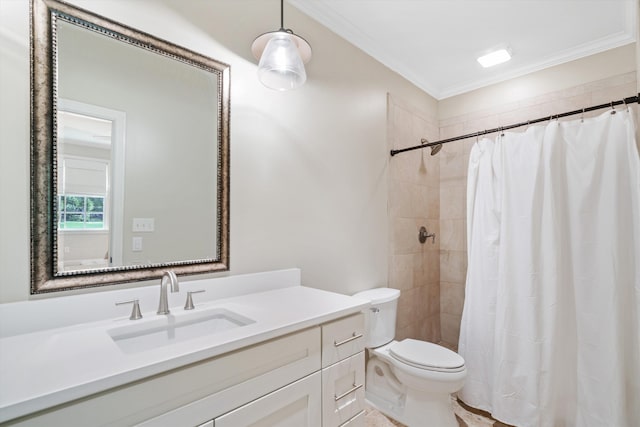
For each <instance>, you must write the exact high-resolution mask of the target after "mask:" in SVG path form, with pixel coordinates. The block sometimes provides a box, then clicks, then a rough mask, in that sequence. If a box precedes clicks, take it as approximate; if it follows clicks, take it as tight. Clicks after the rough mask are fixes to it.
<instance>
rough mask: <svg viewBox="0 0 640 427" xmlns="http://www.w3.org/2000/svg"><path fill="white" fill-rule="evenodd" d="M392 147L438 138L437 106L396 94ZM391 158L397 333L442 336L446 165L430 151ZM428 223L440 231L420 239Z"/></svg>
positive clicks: (391, 108) (391, 101) (391, 110)
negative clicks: (425, 107) (424, 107)
mask: <svg viewBox="0 0 640 427" xmlns="http://www.w3.org/2000/svg"><path fill="white" fill-rule="evenodd" d="M387 103H388V109H387V111H388V113H387V114H388V116H387V132H388V138H387V139H388V141H389V149H392V148H396V149H397V148H402V147H408V146H412V145H417V144H419V143H420V139H421V138H427V139H428V140H431V141H434V140H436V139H437V138H438V135H439V130H438V122H437V118H436V111H437V110H436V105H435V102H434V105H432V106H431V107H432V110H431V112H421V111H418V110H416V109H415V108H414V107H412V106H409V105H407V104H406V103H404V102H403V101H402V100H400V99H398V98H395V97H393V96H391V95H389V96H388V98H387ZM422 151H423V152H422V153H416V152H414V153H412V154H410V155H399V156H395V157H391V158H390V159H389V174H388V176H389V186H388V188H389V207H388V209H389V221H390V223H389V230H390V239H389V240H390V250H389V257H390V260H389V287H391V288H395V289H399V290H400V291H401V294H400V300H399V302H398V317H397V324H396V338H397V339H404V338H415V339H421V340H426V341H432V342H438V341H440V285H439V281H440V260H439V252H440V224H439V218H440V189H439V179H440V170H439V167H440V164H439V162H440V161H439V158H438V156H435V157H432V156H430V155H429V150H422ZM421 226H425V227H426V228H427V230H428V231H429V232H430V233H436V239H435V242H434V243H432V240H431V239H429V240H428V241H427V242H426V243H424V244H420V242H419V241H418V232H419V229H420V227H421Z"/></svg>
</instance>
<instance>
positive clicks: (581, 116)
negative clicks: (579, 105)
mask: <svg viewBox="0 0 640 427" xmlns="http://www.w3.org/2000/svg"><path fill="white" fill-rule="evenodd" d="M580 123H584V108H583V109H582V114H581V115H580Z"/></svg>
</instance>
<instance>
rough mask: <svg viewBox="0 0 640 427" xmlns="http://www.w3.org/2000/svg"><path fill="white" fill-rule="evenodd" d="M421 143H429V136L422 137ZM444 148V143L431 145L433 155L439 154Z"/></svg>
mask: <svg viewBox="0 0 640 427" xmlns="http://www.w3.org/2000/svg"><path fill="white" fill-rule="evenodd" d="M420 143H421V144H428V143H429V140H428V139H427V138H422V139H421V140H420ZM440 150H442V144H437V145H432V146H431V155H432V156H435V155H436V154H438V151H440Z"/></svg>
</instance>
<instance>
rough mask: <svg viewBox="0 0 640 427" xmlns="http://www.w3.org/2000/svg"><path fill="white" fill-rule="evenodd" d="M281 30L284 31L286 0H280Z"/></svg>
mask: <svg viewBox="0 0 640 427" xmlns="http://www.w3.org/2000/svg"><path fill="white" fill-rule="evenodd" d="M280 30H281V31H284V0H280Z"/></svg>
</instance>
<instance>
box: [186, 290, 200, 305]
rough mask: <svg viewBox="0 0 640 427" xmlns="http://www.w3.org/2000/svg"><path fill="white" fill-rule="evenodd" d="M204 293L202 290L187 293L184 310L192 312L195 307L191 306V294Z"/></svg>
mask: <svg viewBox="0 0 640 427" xmlns="http://www.w3.org/2000/svg"><path fill="white" fill-rule="evenodd" d="M202 292H204V289H200V290H198V291H189V292H187V302H185V304H184V309H185V310H193V309H194V308H195V306H194V305H193V298H191V294H200V293H202Z"/></svg>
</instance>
